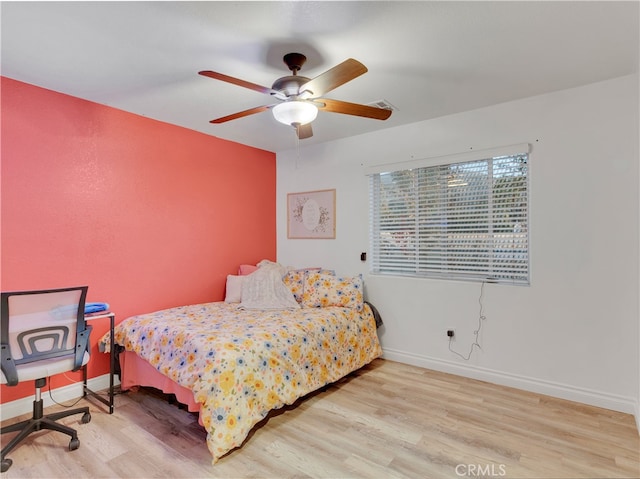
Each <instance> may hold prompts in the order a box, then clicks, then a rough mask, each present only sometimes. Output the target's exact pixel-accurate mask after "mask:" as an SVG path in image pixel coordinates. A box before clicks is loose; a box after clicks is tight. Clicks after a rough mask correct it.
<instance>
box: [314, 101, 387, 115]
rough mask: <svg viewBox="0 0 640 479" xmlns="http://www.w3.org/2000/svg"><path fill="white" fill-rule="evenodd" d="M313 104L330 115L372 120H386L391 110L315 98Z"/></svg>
mask: <svg viewBox="0 0 640 479" xmlns="http://www.w3.org/2000/svg"><path fill="white" fill-rule="evenodd" d="M313 103H314V104H315V105H316V106H317V107H318V109H319V110H322V111H329V112H331V113H343V114H345V115H355V116H363V117H365V118H373V119H374V120H386V119H387V118H389V117H390V116H391V110H388V109H386V108H378V107H375V106H369V105H361V104H359V103H349V102H346V101H341V100H331V99H329V98H315V99H314V100H313Z"/></svg>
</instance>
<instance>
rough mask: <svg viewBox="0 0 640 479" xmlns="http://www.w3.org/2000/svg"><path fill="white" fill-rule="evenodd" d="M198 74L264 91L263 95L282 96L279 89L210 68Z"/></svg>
mask: <svg viewBox="0 0 640 479" xmlns="http://www.w3.org/2000/svg"><path fill="white" fill-rule="evenodd" d="M198 74H200V75H202V76H205V77H209V78H213V79H214V80H221V81H225V82H227V83H233V84H234V85H238V86H241V87H244V88H248V89H249V90H254V91H257V92H260V93H264V94H265V95H273V96H278V97H281V96H282V94H281V93H280V92H279V91H276V90H273V89H272V88H269V87H266V86H262V85H258V84H256V83H251V82H248V81H245V80H240V79H239V78H235V77H230V76H229V75H225V74H223V73H218V72H212V71H211V70H203V71H201V72H198ZM284 98H286V97H284ZM284 98H283V99H284Z"/></svg>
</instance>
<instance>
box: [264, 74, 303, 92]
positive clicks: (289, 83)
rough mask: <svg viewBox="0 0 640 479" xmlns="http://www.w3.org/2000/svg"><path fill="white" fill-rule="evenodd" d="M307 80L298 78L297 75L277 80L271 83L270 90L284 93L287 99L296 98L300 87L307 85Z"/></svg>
mask: <svg viewBox="0 0 640 479" xmlns="http://www.w3.org/2000/svg"><path fill="white" fill-rule="evenodd" d="M308 81H309V78H307V77H303V76H299V75H290V76H286V77H282V78H278V79H277V80H276V81H274V82H273V85H272V86H271V88H272V89H273V90H276V91H279V92H281V93H284V94H285V95H286V96H287V97H295V96H298V94H299V92H300V87H301V86H302V85H304V84H305V83H307V82H308Z"/></svg>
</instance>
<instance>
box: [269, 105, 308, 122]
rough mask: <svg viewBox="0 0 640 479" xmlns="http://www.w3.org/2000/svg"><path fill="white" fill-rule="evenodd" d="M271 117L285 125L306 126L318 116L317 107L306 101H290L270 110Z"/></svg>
mask: <svg viewBox="0 0 640 479" xmlns="http://www.w3.org/2000/svg"><path fill="white" fill-rule="evenodd" d="M271 111H272V112H273V117H274V118H275V119H276V120H278V121H279V122H280V123H284V124H285V125H294V124H296V123H297V124H299V125H306V124H307V123H311V122H312V121H313V120H315V119H316V116H318V107H316V106H315V105H314V104H313V103H309V102H307V101H299V100H291V101H285V102H282V103H278V104H277V105H276V106H274V107H273V109H272V110H271Z"/></svg>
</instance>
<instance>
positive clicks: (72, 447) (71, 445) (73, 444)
mask: <svg viewBox="0 0 640 479" xmlns="http://www.w3.org/2000/svg"><path fill="white" fill-rule="evenodd" d="M79 447H80V439H71V441H69V450H70V451H74V450H75V449H78V448H79Z"/></svg>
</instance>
